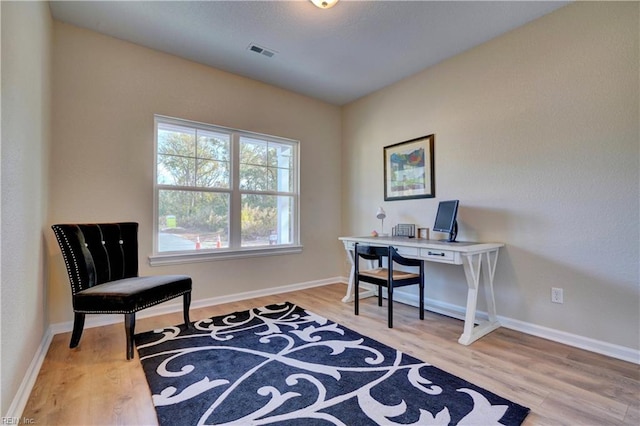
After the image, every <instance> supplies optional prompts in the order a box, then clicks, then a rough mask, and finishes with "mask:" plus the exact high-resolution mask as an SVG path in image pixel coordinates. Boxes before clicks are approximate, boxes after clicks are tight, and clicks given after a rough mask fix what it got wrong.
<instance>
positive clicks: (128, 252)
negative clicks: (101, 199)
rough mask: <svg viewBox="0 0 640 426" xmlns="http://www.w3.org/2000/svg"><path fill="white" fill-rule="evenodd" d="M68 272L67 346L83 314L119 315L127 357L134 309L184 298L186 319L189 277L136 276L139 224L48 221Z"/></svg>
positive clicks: (75, 339) (73, 339)
mask: <svg viewBox="0 0 640 426" xmlns="http://www.w3.org/2000/svg"><path fill="white" fill-rule="evenodd" d="M51 228H52V229H53V232H54V233H55V235H56V239H57V240H58V244H59V245H60V250H62V257H63V259H64V263H65V265H66V267H67V273H68V274H69V282H70V284H71V294H72V297H73V311H74V314H75V316H74V322H73V333H72V335H71V343H70V344H69V347H70V348H75V347H76V346H78V343H80V337H82V329H83V328H84V318H85V315H86V314H124V325H125V332H126V336H127V359H132V358H133V345H134V342H133V339H134V329H135V324H136V312H138V311H139V310H142V309H144V308H148V307H150V306H153V305H157V304H159V303H162V302H165V301H167V300H170V299H173V298H174V297H178V296H183V309H184V314H183V315H184V323H185V325H186V326H187V327H189V326H190V322H189V305H190V304H191V284H192V283H191V278H190V277H188V276H186V275H157V276H148V277H139V276H138V224H137V223H134V222H126V223H98V224H82V225H53V226H52V227H51Z"/></svg>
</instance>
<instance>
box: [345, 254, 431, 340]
mask: <svg viewBox="0 0 640 426" xmlns="http://www.w3.org/2000/svg"><path fill="white" fill-rule="evenodd" d="M353 251H354V256H353V261H354V283H355V303H354V307H355V314H356V315H359V313H360V295H359V292H360V281H364V282H367V283H371V284H376V285H377V286H378V306H382V287H387V296H388V299H389V300H388V305H389V306H388V310H389V319H388V322H389V324H388V325H389V328H393V289H394V288H396V287H403V286H406V285H413V284H418V286H419V288H420V319H421V320H423V319H424V261H422V260H419V259H411V258H406V257H403V256H401V255H399V254H398V252H397V250H396V249H395V248H394V247H393V246H389V247H376V246H368V245H360V244H358V243H356V244H355V247H354V249H353ZM360 258H362V259H365V260H369V261H377V264H378V267H377V268H374V269H365V270H362V269H360ZM384 258H387V259H388V261H387V263H388V265H387V267H386V268H383V259H384ZM395 263H397V264H399V265H404V266H417V267H418V268H419V273H418V274H416V273H411V272H405V271H401V270H397V269H395V268H394V264H395Z"/></svg>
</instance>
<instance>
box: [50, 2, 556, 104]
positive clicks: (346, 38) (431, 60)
mask: <svg viewBox="0 0 640 426" xmlns="http://www.w3.org/2000/svg"><path fill="white" fill-rule="evenodd" d="M567 3H568V2H567V1H550V2H544V1H380V0H369V1H355V0H341V1H340V2H338V4H337V5H336V6H334V7H333V8H331V9H327V10H321V9H318V8H317V7H315V6H314V5H313V4H312V3H311V2H310V1H308V0H293V1H277V0H262V1H239V0H236V1H153V2H150V1H52V2H51V3H50V7H51V12H52V15H53V17H54V19H56V20H59V21H63V22H67V23H70V24H73V25H76V26H79V27H83V28H87V29H90V30H93V31H96V32H99V33H103V34H106V35H109V36H112V37H116V38H119V39H122V40H127V41H130V42H133V43H136V44H139V45H142V46H146V47H149V48H152V49H156V50H159V51H163V52H166V53H170V54H173V55H177V56H180V57H183V58H186V59H189V60H192V61H195V62H199V63H202V64H206V65H209V66H212V67H215V68H218V69H221V70H225V71H228V72H232V73H234V74H238V75H242V76H245V77H249V78H252V79H255V80H259V81H263V82H265V83H269V84H272V85H275V86H278V87H282V88H285V89H288V90H292V91H294V92H297V93H301V94H304V95H307V96H311V97H313V98H316V99H320V100H323V101H326V102H329V103H332V104H335V105H343V104H346V103H348V102H351V101H353V100H355V99H358V98H360V97H362V96H364V95H367V94H369V93H371V92H374V91H376V90H378V89H380V88H382V87H385V86H387V85H389V84H392V83H394V82H396V81H399V80H401V79H403V78H405V77H407V76H410V75H412V74H415V73H417V72H418V71H421V70H423V69H425V68H427V67H429V66H431V65H434V64H437V63H438V62H441V61H443V60H445V59H447V58H449V57H452V56H454V55H456V54H458V53H461V52H463V51H465V50H468V49H470V48H472V47H474V46H477V45H479V44H481V43H484V42H486V41H488V40H490V39H492V38H494V37H496V36H498V35H500V34H503V33H505V32H507V31H510V30H512V29H514V28H517V27H519V26H521V25H524V24H526V23H527V22H530V21H532V20H534V19H537V18H539V17H541V16H543V15H545V14H547V13H550V12H552V11H554V10H555V9H557V8H559V7H562V6H564V5H565V4H567ZM252 43H254V44H256V45H258V46H260V47H263V48H266V49H267V50H270V51H273V52H275V55H273V56H272V57H267V56H265V55H264V54H259V53H255V52H253V51H251V50H249V49H248V47H249V45H250V44H252ZM550 48H551V46H550Z"/></svg>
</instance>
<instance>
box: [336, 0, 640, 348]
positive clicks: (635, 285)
mask: <svg viewBox="0 0 640 426" xmlns="http://www.w3.org/2000/svg"><path fill="white" fill-rule="evenodd" d="M638 8H639V4H638V3H637V2H633V3H624V2H623V3H611V2H596V3H592V2H586V3H583V2H580V3H577V4H571V5H569V6H566V7H564V8H562V9H560V10H558V11H556V12H554V13H552V14H550V15H547V16H545V17H542V18H541V19H539V20H536V21H534V22H532V23H530V24H528V25H526V26H524V27H521V28H519V29H516V30H515V31H512V32H510V33H508V34H506V35H504V36H501V37H499V38H496V39H494V40H492V41H490V42H488V43H485V44H483V45H481V46H479V47H477V48H475V49H472V50H470V51H467V52H465V53H463V54H461V55H458V56H456V57H454V58H452V59H450V60H447V61H445V62H443V63H441V64H439V65H437V66H434V67H432V68H429V69H427V70H425V71H423V72H421V73H419V74H417V75H414V76H412V77H409V78H407V79H405V80H403V81H402V82H400V83H397V84H395V85H393V86H390V87H388V88H385V89H383V90H381V91H379V92H377V93H374V94H372V95H370V96H367V97H365V98H363V99H361V100H359V101H356V102H354V103H352V104H350V105H348V106H346V107H345V108H344V111H343V147H342V149H343V155H344V161H343V181H344V191H343V198H342V202H343V205H342V209H343V229H342V231H343V233H344V234H365V233H369V232H370V231H371V230H372V229H374V228H378V227H379V221H378V220H376V219H375V211H376V208H377V207H378V206H379V205H382V206H383V207H384V208H385V210H386V211H387V220H386V221H385V227H387V226H391V225H393V224H396V223H416V224H418V225H420V226H425V227H431V226H432V225H433V220H434V215H435V209H436V208H437V204H438V201H440V200H445V199H454V198H458V199H460V201H461V211H460V214H459V222H460V227H461V230H460V238H459V239H461V240H478V241H501V242H504V243H506V248H505V249H504V250H502V251H501V253H500V258H499V261H498V267H497V272H496V274H497V276H496V283H495V287H496V298H497V300H496V302H497V308H498V314H499V315H503V316H505V317H508V318H512V319H515V320H520V321H524V322H526V323H531V324H534V325H538V326H543V327H550V328H552V329H556V330H560V331H565V332H569V333H574V334H577V335H580V336H584V337H588V338H593V339H597V340H600V341H604V342H609V343H612V344H617V345H622V346H624V347H628V348H633V349H638V348H640V343H639V335H638V324H639V323H640V290H639V276H638V272H639V271H638V265H639V254H638V246H639V244H638V242H639V230H638V223H639V219H640V218H639V206H638V199H639V194H640V192H639V180H640V178H639V174H638V172H639V164H638V162H639V146H640V142H639V141H640V139H639V124H638V122H639V106H638V104H639V97H640V95H639V88H638V86H639V75H640V74H639V65H638V64H639V57H638V52H639V42H638V39H639V25H638V17H639V15H640V14H639V10H638ZM431 133H435V135H436V137H435V139H436V141H435V159H436V160H435V161H436V166H435V169H436V195H437V198H436V199H422V200H410V201H395V202H384V201H383V200H384V196H383V176H382V150H383V147H384V146H385V145H391V144H393V143H396V142H401V141H404V140H408V139H412V138H415V137H418V136H422V135H427V134H431ZM387 224H389V225H387ZM440 237H442V235H440ZM551 287H561V288H564V297H565V303H564V304H563V305H559V304H552V303H551V302H550V289H551ZM465 296H466V285H465V284H464V275H463V272H462V269H461V268H455V267H451V266H447V265H429V278H428V283H427V297H429V298H433V299H435V300H438V301H441V302H445V303H451V304H455V305H464V302H465Z"/></svg>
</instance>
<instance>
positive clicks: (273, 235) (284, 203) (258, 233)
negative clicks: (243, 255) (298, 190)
mask: <svg viewBox="0 0 640 426" xmlns="http://www.w3.org/2000/svg"><path fill="white" fill-rule="evenodd" d="M293 205H294V204H293V197H288V196H275V195H255V194H244V195H242V213H241V215H242V222H241V227H242V236H241V245H242V247H251V246H266V245H278V244H291V243H292V242H293V233H292V229H293V228H292V227H293V217H294V216H293V214H294V212H293Z"/></svg>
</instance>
